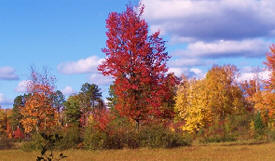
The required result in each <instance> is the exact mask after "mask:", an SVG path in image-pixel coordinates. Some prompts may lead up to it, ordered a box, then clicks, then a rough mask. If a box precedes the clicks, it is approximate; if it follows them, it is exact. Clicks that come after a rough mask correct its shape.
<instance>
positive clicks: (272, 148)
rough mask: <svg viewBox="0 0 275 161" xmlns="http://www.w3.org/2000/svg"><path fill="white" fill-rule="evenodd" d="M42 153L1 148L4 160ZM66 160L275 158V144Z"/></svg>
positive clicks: (81, 153) (76, 153) (88, 154)
mask: <svg viewBox="0 0 275 161" xmlns="http://www.w3.org/2000/svg"><path fill="white" fill-rule="evenodd" d="M38 154H39V152H23V151H21V150H2V151H0V161H34V160H35V156H36V155H38ZM64 154H65V155H68V156H69V157H68V158H66V159H64V161H274V160H275V143H267V144H242V145H235V144H230V143H226V144H208V145H193V146H190V147H180V148H174V149H146V148H142V149H135V150H131V149H122V150H106V151H86V150H68V151H64Z"/></svg>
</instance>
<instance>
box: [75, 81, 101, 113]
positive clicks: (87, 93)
mask: <svg viewBox="0 0 275 161" xmlns="http://www.w3.org/2000/svg"><path fill="white" fill-rule="evenodd" d="M80 94H82V95H83V98H84V99H85V102H86V106H87V107H92V108H95V107H96V106H97V105H98V103H99V102H98V101H99V100H100V98H101V97H102V93H101V92H100V88H99V87H98V85H96V84H89V83H84V84H83V85H82V87H81V92H80Z"/></svg>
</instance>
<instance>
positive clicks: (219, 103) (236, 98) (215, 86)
mask: <svg viewBox="0 0 275 161" xmlns="http://www.w3.org/2000/svg"><path fill="white" fill-rule="evenodd" d="M236 76H237V68H236V67H235V66H233V65H224V66H213V67H212V69H210V71H208V73H207V75H206V78H205V81H206V82H205V83H206V88H205V90H207V91H208V104H207V106H208V108H209V109H211V111H212V113H213V115H215V116H216V117H217V119H224V118H225V117H226V116H227V115H230V114H234V113H236V112H241V111H243V110H244V107H245V103H244V98H243V93H242V91H241V89H240V87H239V86H238V84H237V82H236V81H235V80H236Z"/></svg>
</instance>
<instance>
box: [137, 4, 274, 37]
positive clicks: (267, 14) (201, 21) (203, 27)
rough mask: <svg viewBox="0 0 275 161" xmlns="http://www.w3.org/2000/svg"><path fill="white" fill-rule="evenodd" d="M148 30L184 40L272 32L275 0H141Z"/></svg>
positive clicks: (250, 35) (261, 35)
mask: <svg viewBox="0 0 275 161" xmlns="http://www.w3.org/2000/svg"><path fill="white" fill-rule="evenodd" d="M141 3H142V4H144V5H145V11H144V17H145V19H146V20H147V21H149V24H150V26H151V30H152V31H156V30H158V29H160V31H161V32H163V33H165V34H169V35H171V37H177V39H181V40H184V41H190V40H194V39H197V40H217V39H225V40H232V39H244V38H255V37H264V36H270V35H272V32H273V31H274V29H275V21H274V17H275V9H274V8H275V0H241V1H240V0H141Z"/></svg>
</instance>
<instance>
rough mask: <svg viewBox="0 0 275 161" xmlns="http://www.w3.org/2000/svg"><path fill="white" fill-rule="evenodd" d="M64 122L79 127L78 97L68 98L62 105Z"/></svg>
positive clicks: (79, 107)
mask: <svg viewBox="0 0 275 161" xmlns="http://www.w3.org/2000/svg"><path fill="white" fill-rule="evenodd" d="M64 106H65V107H64V113H65V122H66V123H69V124H74V125H80V118H81V114H82V112H81V100H80V98H79V96H78V95H74V96H70V97H69V98H68V100H67V101H66V102H65V103H64Z"/></svg>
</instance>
